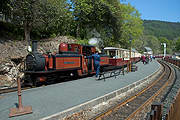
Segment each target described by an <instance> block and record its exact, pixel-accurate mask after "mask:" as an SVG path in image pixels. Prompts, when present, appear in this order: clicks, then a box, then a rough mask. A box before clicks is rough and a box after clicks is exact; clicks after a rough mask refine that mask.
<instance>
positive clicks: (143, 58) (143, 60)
mask: <svg viewBox="0 0 180 120" xmlns="http://www.w3.org/2000/svg"><path fill="white" fill-rule="evenodd" d="M141 59H142V62H143V64H145V61H146V57H145V56H144V55H143V56H142V57H141Z"/></svg>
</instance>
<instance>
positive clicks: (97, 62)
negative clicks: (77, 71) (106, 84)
mask: <svg viewBox="0 0 180 120" xmlns="http://www.w3.org/2000/svg"><path fill="white" fill-rule="evenodd" d="M92 57H93V59H94V69H95V71H96V78H98V76H99V72H100V71H99V70H100V56H99V54H98V51H96V53H95V54H93V55H92Z"/></svg>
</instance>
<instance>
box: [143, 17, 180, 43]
mask: <svg viewBox="0 0 180 120" xmlns="http://www.w3.org/2000/svg"><path fill="white" fill-rule="evenodd" d="M143 25H144V34H145V35H153V36H155V37H157V38H159V37H166V38H167V39H169V40H173V39H175V38H177V37H180V23H179V22H177V23H176V22H165V21H157V20H144V24H143Z"/></svg>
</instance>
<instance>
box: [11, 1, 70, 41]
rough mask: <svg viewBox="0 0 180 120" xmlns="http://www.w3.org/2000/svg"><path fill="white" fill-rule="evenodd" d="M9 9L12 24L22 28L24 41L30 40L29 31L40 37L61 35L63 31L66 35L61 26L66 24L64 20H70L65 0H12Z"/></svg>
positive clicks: (64, 28)
mask: <svg viewBox="0 0 180 120" xmlns="http://www.w3.org/2000/svg"><path fill="white" fill-rule="evenodd" d="M11 7H12V15H13V17H12V22H13V23H15V24H17V25H22V26H23V27H24V34H25V40H26V41H29V40H30V33H31V31H35V33H36V34H39V35H41V36H42V35H43V34H47V35H48V34H58V33H61V34H62V31H63V30H65V32H64V33H66V32H67V31H68V30H67V28H66V27H64V26H63V24H65V23H67V20H66V18H70V19H72V17H70V15H69V16H68V15H67V11H69V10H68V7H67V2H66V0H16V1H14V0H12V1H11ZM66 7H67V8H66ZM65 8H66V9H65ZM68 25H69V24H68ZM61 30H62V31H61ZM38 32H40V33H38Z"/></svg>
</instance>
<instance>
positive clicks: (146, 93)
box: [90, 61, 174, 120]
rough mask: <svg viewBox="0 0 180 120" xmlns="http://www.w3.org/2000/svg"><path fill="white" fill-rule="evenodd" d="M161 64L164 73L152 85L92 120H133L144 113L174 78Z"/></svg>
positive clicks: (167, 68)
mask: <svg viewBox="0 0 180 120" xmlns="http://www.w3.org/2000/svg"><path fill="white" fill-rule="evenodd" d="M160 63H161V64H162V65H163V67H164V69H163V73H162V74H161V76H160V77H159V78H158V79H157V80H155V81H154V82H153V83H152V84H151V85H149V86H148V87H146V88H144V89H143V90H141V91H140V92H138V93H137V94H135V95H134V96H132V97H130V98H129V99H127V100H125V101H124V102H121V103H118V104H116V105H115V106H112V107H110V108H109V109H107V110H105V111H103V112H101V113H99V114H98V115H96V116H95V117H93V118H90V119H91V120H101V119H103V120H133V119H134V116H135V115H136V114H137V113H139V112H140V111H142V110H143V109H144V107H145V106H147V105H148V104H150V103H152V101H153V100H154V99H155V98H156V97H157V96H158V95H159V94H160V93H161V92H162V91H163V89H164V88H165V87H166V86H167V85H168V83H169V81H170V80H171V79H173V77H174V74H173V72H172V70H171V68H170V67H169V66H168V65H167V64H165V63H163V62H161V61H160Z"/></svg>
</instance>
